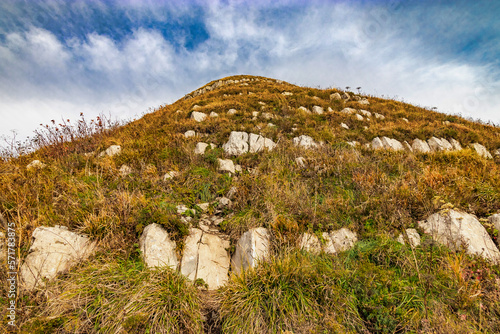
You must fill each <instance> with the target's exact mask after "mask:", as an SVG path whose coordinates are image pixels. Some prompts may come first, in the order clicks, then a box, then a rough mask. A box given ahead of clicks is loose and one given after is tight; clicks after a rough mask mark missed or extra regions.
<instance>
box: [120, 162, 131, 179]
mask: <svg viewBox="0 0 500 334" xmlns="http://www.w3.org/2000/svg"><path fill="white" fill-rule="evenodd" d="M119 172H120V176H122V177H124V176H127V175H129V174H132V167H130V166H129V165H125V164H124V165H122V166H121V167H120V170H119Z"/></svg>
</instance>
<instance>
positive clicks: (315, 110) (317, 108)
mask: <svg viewBox="0 0 500 334" xmlns="http://www.w3.org/2000/svg"><path fill="white" fill-rule="evenodd" d="M312 112H313V113H314V114H317V115H321V114H323V113H324V112H325V110H324V109H323V107H320V106H314V107H312Z"/></svg>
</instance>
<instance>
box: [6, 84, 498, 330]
mask: <svg viewBox="0 0 500 334" xmlns="http://www.w3.org/2000/svg"><path fill="white" fill-rule="evenodd" d="M243 78H254V79H255V78H257V77H245V76H236V77H232V79H243ZM259 79H260V81H252V82H249V86H239V85H237V84H236V85H226V86H222V87H220V88H218V89H215V90H212V91H209V92H207V93H205V94H202V95H200V96H197V97H195V98H191V99H181V100H179V101H177V102H175V103H174V104H172V105H165V106H162V107H160V108H158V109H157V110H155V111H154V112H153V113H150V114H146V115H145V116H144V117H143V118H141V119H139V120H136V121H133V122H129V123H128V124H124V125H122V126H119V124H117V123H113V122H110V121H107V120H106V121H105V120H104V118H103V119H102V120H101V123H96V121H93V122H91V121H85V119H84V118H82V119H81V120H80V121H78V122H77V123H75V124H74V125H72V123H71V122H65V123H64V124H63V123H61V124H62V125H65V126H64V127H62V126H60V125H59V124H52V125H49V126H45V127H43V129H42V130H39V131H38V132H37V135H38V142H37V143H32V145H35V144H36V145H39V146H36V145H35V146H32V147H31V149H30V148H29V147H28V148H26V147H24V148H23V147H21V146H16V145H17V144H15V143H14V144H12V145H11V147H10V149H7V150H4V151H3V153H2V157H3V159H2V160H1V161H0V210H1V212H2V214H3V215H4V216H5V217H6V218H7V219H8V220H9V221H13V222H15V224H16V227H17V230H18V231H17V234H18V238H19V245H18V246H19V247H18V248H19V257H20V258H24V257H25V256H26V255H27V252H28V249H29V246H30V237H31V234H32V232H33V230H34V229H35V228H36V227H38V226H54V225H63V226H67V227H68V228H70V229H72V230H76V231H79V232H82V233H85V234H87V235H89V236H90V237H91V239H93V240H95V241H98V244H99V249H100V251H101V254H109V256H106V257H105V258H104V257H102V256H101V257H99V256H97V257H94V258H92V259H90V260H89V262H87V263H85V264H82V265H81V266H79V267H78V268H75V269H73V270H71V271H70V272H69V273H67V274H65V275H61V276H59V277H58V279H57V280H56V281H55V282H54V283H53V284H52V285H48V286H47V288H46V290H45V291H42V292H39V293H28V292H25V291H21V293H20V296H19V303H18V307H19V309H22V310H24V311H23V312H22V313H20V315H19V316H20V319H21V320H20V322H21V323H23V324H25V326H27V327H26V331H28V332H29V331H31V332H35V331H36V330H38V331H41V332H47V333H48V332H50V331H53V332H55V333H57V332H64V331H69V332H82V333H83V332H103V333H108V332H116V331H117V330H118V329H119V328H123V330H125V331H128V332H131V333H144V332H147V328H150V329H149V331H150V332H155V331H156V332H162V331H164V332H203V331H204V332H214V333H219V332H224V333H250V332H252V331H253V332H255V333H260V332H262V333H266V332H269V333H279V332H280V331H282V332H284V333H285V332H286V331H291V332H293V333H300V332H304V333H306V332H307V333H310V332H317V333H324V332H349V331H350V332H353V333H354V332H371V333H397V332H415V333H418V332H435V333H461V332H463V333H470V332H473V333H475V332H477V333H494V332H499V331H500V329H499V324H498V320H496V319H499V318H500V314H498V311H496V310H499V309H500V308H499V307H498V306H499V301H500V296H499V293H498V291H500V287H499V286H498V284H499V283H498V282H499V281H500V275H499V273H498V266H492V265H490V264H488V263H485V262H484V261H480V260H479V259H476V258H470V257H468V256H465V255H463V254H461V253H450V252H449V251H447V250H446V249H441V248H439V247H437V246H436V245H433V244H432V243H430V241H427V244H425V245H422V246H421V247H420V248H417V249H415V250H411V249H410V248H407V247H403V246H401V245H399V244H397V243H395V242H394V241H392V239H393V237H396V236H397V235H398V234H399V233H400V231H401V230H402V229H404V228H409V227H416V226H417V222H418V221H419V220H422V219H425V218H426V217H428V216H429V215H430V214H432V213H434V212H436V211H437V210H438V209H439V208H441V207H442V206H443V205H446V206H447V207H450V206H451V207H455V208H457V209H460V210H464V211H467V212H469V213H473V214H476V215H477V216H478V217H479V218H487V217H488V216H490V215H491V214H494V213H496V212H498V208H499V207H500V170H499V163H500V160H499V158H496V159H494V160H486V159H483V158H480V157H479V156H478V155H477V154H476V153H475V152H473V151H472V150H471V149H469V148H467V145H468V144H470V143H473V142H480V143H481V144H483V145H485V146H486V147H487V148H488V149H489V150H493V149H497V148H499V147H500V132H499V130H498V128H497V127H494V126H491V125H486V124H480V123H477V122H472V121H470V120H467V119H463V118H461V117H458V116H450V115H444V114H439V113H437V112H434V111H431V110H426V109H422V108H419V107H416V106H412V105H408V104H405V103H402V102H398V101H394V100H385V99H381V98H376V97H370V96H369V97H368V99H369V101H370V105H368V106H360V105H359V104H358V103H356V102H352V101H349V102H344V101H330V100H329V96H330V94H331V93H334V92H337V91H338V90H336V89H325V90H321V89H314V88H308V87H298V86H295V85H291V84H288V83H278V82H276V81H274V80H271V79H265V78H262V77H260V78H259ZM212 83H213V82H212ZM212 83H209V84H212ZM283 91H289V92H292V93H293V95H292V96H287V97H285V96H283V95H282V94H281V93H282V92H283ZM249 92H251V93H254V94H249ZM240 93H241V94H242V95H240ZM224 94H225V95H226V96H224ZM314 97H317V98H314ZM259 102H264V103H265V105H262V104H260V103H259ZM196 104H197V105H200V106H201V108H202V110H201V111H202V112H205V113H207V114H209V113H210V112H212V111H214V112H217V113H218V114H219V117H218V118H210V117H209V118H207V120H206V121H204V122H201V123H196V122H195V121H194V120H191V119H190V118H189V114H190V112H191V110H192V107H193V106H194V105H196ZM314 105H319V106H321V107H323V108H324V109H325V111H326V110H327V109H328V107H330V108H332V109H333V112H326V113H325V114H323V115H310V114H305V113H301V112H297V111H296V109H297V108H298V107H300V106H304V107H307V108H309V109H312V107H313V106H314ZM345 107H352V108H361V109H366V110H369V111H371V112H372V113H373V112H377V113H380V114H383V115H384V116H385V120H379V119H375V118H374V117H373V119H371V121H370V122H368V121H364V122H360V121H357V120H356V119H355V118H354V117H353V116H348V115H345V114H343V113H340V110H342V109H343V108H345ZM230 108H235V109H237V110H238V113H237V114H235V115H227V113H226V112H227V110H228V109H230ZM177 110H181V112H179V113H178V112H177ZM253 111H259V112H260V113H264V112H270V113H272V114H273V115H275V117H274V118H273V119H271V120H267V119H265V118H264V117H263V116H262V115H260V116H259V117H257V118H256V119H254V118H253V116H252V112H253ZM402 117H405V118H407V119H408V120H409V121H410V123H406V122H404V121H402V120H401V118H402ZM444 121H449V122H450V124H449V125H444V124H443V122H444ZM269 122H272V123H273V124H275V125H276V126H275V127H268V126H267V125H268V123H269ZM342 122H343V123H346V124H347V125H348V126H349V127H350V130H345V129H343V128H341V127H340V123H342ZM365 126H367V127H368V128H367V129H365ZM56 128H57V130H56ZM293 129H296V130H295V131H294V130H293ZM187 130H194V131H196V133H197V136H196V137H192V138H184V136H183V133H184V132H185V131H187ZM234 130H238V131H248V132H252V133H260V134H262V135H264V136H266V137H268V138H271V139H273V140H274V141H275V142H277V143H278V146H277V148H276V149H275V150H273V151H271V152H260V153H258V154H244V155H242V156H239V157H233V158H232V159H233V161H234V162H235V164H236V163H237V164H240V165H241V166H242V168H243V172H242V173H240V174H239V175H237V176H233V177H230V176H228V175H227V174H224V173H220V172H219V171H218V166H217V159H218V158H227V157H225V156H224V152H223V150H222V149H221V145H222V144H223V143H225V142H226V141H227V138H228V136H229V133H230V132H231V131H234ZM60 132H64V134H63V138H61V137H60V136H61V134H60ZM301 134H307V135H310V136H312V137H313V138H314V139H315V140H316V141H324V145H323V146H322V147H321V148H319V149H317V150H303V149H300V148H297V147H295V146H293V144H292V138H293V137H295V136H298V135H301ZM377 136H379V137H380V136H388V137H392V138H395V139H398V140H401V141H403V140H408V141H411V140H412V139H414V138H420V139H428V138H430V137H431V136H437V137H441V136H443V137H447V138H450V137H453V138H455V139H457V140H459V141H460V142H461V144H462V146H463V147H464V148H465V149H464V150H462V151H460V152H441V153H433V154H413V153H407V152H399V153H397V152H388V151H372V150H369V149H366V148H365V147H363V144H365V143H367V142H370V141H371V140H372V139H373V138H374V137H377ZM352 140H356V141H359V142H360V143H361V146H360V147H359V148H357V149H353V148H351V147H350V146H348V145H346V144H345V142H346V141H352ZM200 141H202V142H206V143H215V144H217V145H218V148H216V149H211V150H207V152H206V153H205V154H204V155H195V154H194V153H193V149H194V147H195V145H196V143H197V142H200ZM19 145H20V144H19ZM109 145H121V146H122V153H121V154H120V155H116V156H113V157H104V158H99V157H98V153H99V152H101V151H103V150H104V149H106V148H107V147H109ZM297 157H304V158H305V159H306V162H307V164H306V167H304V168H301V167H299V166H298V165H297V164H296V162H295V159H296V158H297ZM34 159H38V160H41V161H42V162H43V163H45V164H46V165H47V167H46V168H44V169H40V170H32V171H28V170H26V165H27V164H28V163H30V162H31V161H32V160H34ZM123 164H126V165H128V166H130V167H131V168H132V171H133V172H132V173H131V174H130V175H127V176H120V174H119V172H118V170H119V169H120V167H121V166H122V165H123ZM169 171H178V172H179V176H177V177H175V178H173V179H170V180H167V181H164V180H163V175H164V174H165V173H167V172H169ZM232 187H236V188H237V190H238V191H237V192H236V194H235V195H234V197H233V198H232V201H233V206H232V207H231V208H230V209H225V210H224V212H223V218H224V222H222V223H221V225H220V228H221V231H222V232H224V233H227V234H228V235H229V236H230V238H231V243H232V247H231V249H234V245H235V244H236V242H237V240H238V238H239V237H240V236H241V234H242V233H244V232H246V231H247V230H248V229H250V228H252V227H259V226H264V227H267V228H269V229H271V230H272V233H273V235H275V236H276V239H277V244H278V247H277V248H276V256H275V258H273V260H272V261H270V262H264V263H262V265H261V266H260V267H257V268H255V270H253V271H249V272H247V273H245V274H244V275H242V276H238V277H233V278H232V279H231V282H230V283H229V284H228V286H226V287H225V288H223V289H222V290H221V291H219V292H217V293H216V296H214V295H207V294H204V293H203V292H201V291H199V289H194V288H193V287H192V286H191V285H189V284H186V282H185V280H183V278H182V277H180V276H179V275H178V274H177V273H174V272H170V271H151V270H147V269H145V268H143V267H142V265H141V264H140V262H139V261H138V260H137V254H136V250H135V248H134V247H133V245H134V244H137V243H138V239H139V236H140V234H141V232H142V230H143V228H144V227H146V226H147V225H148V224H151V223H158V224H161V225H162V226H164V227H165V228H166V229H167V231H168V232H169V234H170V235H171V237H172V238H173V239H174V240H175V241H176V243H177V246H178V248H179V250H181V249H182V247H183V240H184V237H185V236H186V235H187V233H188V228H189V227H190V226H189V224H186V223H185V222H182V221H181V219H180V217H179V215H177V214H176V206H177V205H179V204H184V205H186V206H188V208H190V209H191V210H193V209H196V207H197V205H198V204H200V203H204V202H214V203H215V202H217V200H218V198H220V197H221V196H224V195H226V194H227V193H228V191H229V189H231V188H232ZM192 216H193V219H194V221H193V222H194V224H196V223H197V220H198V219H199V218H200V215H199V214H194V211H193V214H192ZM484 225H485V226H486V227H487V230H488V232H489V233H490V234H491V235H492V236H497V235H498V231H496V230H495V229H494V228H493V227H492V226H489V225H487V223H484ZM341 227H347V228H349V229H351V230H353V231H355V232H356V233H357V234H358V238H359V239H360V242H359V243H358V245H357V246H356V247H355V248H354V249H353V250H351V251H348V252H346V253H343V254H340V255H339V256H335V257H331V256H328V255H325V254H320V255H312V254H306V253H302V252H297V251H293V249H294V246H295V243H296V240H297V238H298V236H299V235H300V233H302V232H304V231H309V232H313V233H317V234H320V233H321V232H324V231H330V230H335V229H339V228H341ZM280 249H281V250H280ZM478 270H479V271H480V273H487V274H482V275H479V276H480V278H479V279H478V278H477V277H478V274H477V273H478ZM2 275H3V273H2V271H0V279H1V278H2V277H3V276H2ZM141 286H146V287H148V288H149V289H150V291H151V292H153V291H154V292H155V296H151V295H148V292H147V291H144V290H143V289H141ZM5 289H6V287H5V286H3V285H2V286H1V287H0V293H1V294H2V296H3V295H5ZM87 290H88V292H87ZM63 291H67V292H63ZM174 291H175V293H176V294H178V297H179V298H181V299H179V300H177V301H176V302H175V303H174V302H172V303H173V304H169V302H167V301H168V300H171V301H174V299H175V298H174V297H173V296H172V294H173V293H174ZM478 293H479V294H478ZM47 296H49V297H50V298H48V297H47ZM161 296H163V297H161ZM207 296H209V297H207ZM169 298H170V299H169ZM139 299H142V300H146V301H147V302H146V303H144V304H143V305H141V304H140V303H139V302H138V300H139ZM122 300H125V301H127V302H125V304H123V303H124V302H122ZM96 301H98V303H97V302H96ZM219 302H220V303H219ZM95 303H97V304H95ZM127 303H128V304H127ZM127 305H132V306H127ZM154 305H159V306H157V307H156V306H154ZM207 305H210V307H208V306H207ZM174 306H175V307H174ZM127 307H132V308H131V309H130V310H131V311H130V312H129V313H128V314H127V315H120V316H119V317H117V315H119V314H120V312H121V311H122V309H126V308H127ZM207 307H208V308H210V310H211V311H210V312H209V313H210V316H207V315H206V314H205V316H206V319H207V320H206V321H205V322H203V321H202V319H203V318H202V317H201V315H200V314H203V313H204V312H205V313H206V309H207ZM80 311H81V312H80ZM2 312H4V310H3V309H2V310H0V315H1V316H2V317H3V316H4V313H2ZM113 314H114V315H113ZM112 315H113V316H112ZM171 316H172V317H174V318H175V319H174V318H170V317H171ZM172 319H174V320H172ZM208 323H210V325H207V324H208ZM148 326H149V327H148ZM176 326H178V327H176ZM179 326H180V327H179ZM0 329H3V328H1V327H0Z"/></svg>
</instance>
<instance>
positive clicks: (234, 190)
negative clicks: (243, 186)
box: [226, 186, 238, 199]
mask: <svg viewBox="0 0 500 334" xmlns="http://www.w3.org/2000/svg"><path fill="white" fill-rule="evenodd" d="M237 193H238V188H236V187H234V186H233V187H231V189H229V191H228V192H227V195H226V197H227V198H229V199H233V198H234V195H236V194H237Z"/></svg>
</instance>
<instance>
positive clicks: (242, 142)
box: [222, 131, 248, 155]
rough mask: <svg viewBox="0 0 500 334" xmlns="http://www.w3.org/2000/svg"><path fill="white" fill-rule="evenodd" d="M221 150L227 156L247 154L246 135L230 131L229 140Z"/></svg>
mask: <svg viewBox="0 0 500 334" xmlns="http://www.w3.org/2000/svg"><path fill="white" fill-rule="evenodd" d="M222 148H223V149H224V152H226V154H229V155H240V154H243V153H247V152H248V133H246V132H238V131H232V132H231V134H230V135H229V140H228V142H227V143H225V144H224V145H223V146H222Z"/></svg>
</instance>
